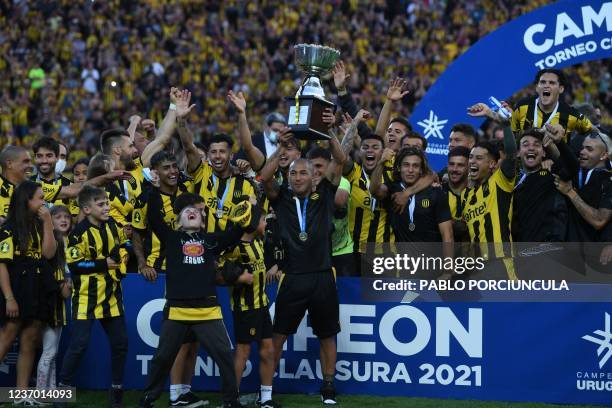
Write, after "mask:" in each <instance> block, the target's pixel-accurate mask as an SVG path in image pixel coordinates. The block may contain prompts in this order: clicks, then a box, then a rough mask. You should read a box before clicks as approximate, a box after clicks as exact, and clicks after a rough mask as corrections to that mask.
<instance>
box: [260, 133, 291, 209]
mask: <svg viewBox="0 0 612 408" xmlns="http://www.w3.org/2000/svg"><path fill="white" fill-rule="evenodd" d="M284 152H285V147H284V146H283V145H282V144H280V145H279V147H278V149H276V151H275V152H274V153H273V154H272V156H270V157H269V158H268V160H267V161H266V164H265V166H264V167H263V169H261V173H260V175H261V178H262V182H263V188H264V192H265V193H266V196H267V197H268V199H269V200H270V201H274V200H276V198H277V197H278V192H279V191H280V185H279V184H278V182H277V181H276V178H275V177H274V173H275V172H276V169H278V163H279V159H280V156H281V155H282V154H283V153H284Z"/></svg>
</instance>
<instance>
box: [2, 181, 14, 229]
mask: <svg viewBox="0 0 612 408" xmlns="http://www.w3.org/2000/svg"><path fill="white" fill-rule="evenodd" d="M13 190H15V186H14V185H13V183H11V182H10V181H8V180H7V179H5V178H4V177H3V176H1V175H0V217H4V218H6V215H7V214H8V210H9V206H10V205H11V196H12V195H13Z"/></svg>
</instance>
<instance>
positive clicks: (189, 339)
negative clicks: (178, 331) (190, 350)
mask: <svg viewBox="0 0 612 408" xmlns="http://www.w3.org/2000/svg"><path fill="white" fill-rule="evenodd" d="M197 341H198V338H197V337H196V335H195V333H194V332H193V330H191V329H189V330H188V331H187V333H185V338H184V339H183V344H190V343H195V342H197Z"/></svg>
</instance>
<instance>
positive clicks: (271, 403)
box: [259, 400, 281, 408]
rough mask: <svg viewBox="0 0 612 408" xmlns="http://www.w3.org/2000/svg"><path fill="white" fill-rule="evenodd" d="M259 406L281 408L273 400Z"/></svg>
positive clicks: (262, 407)
mask: <svg viewBox="0 0 612 408" xmlns="http://www.w3.org/2000/svg"><path fill="white" fill-rule="evenodd" d="M259 406H260V407H261V408H281V404H279V403H278V402H274V401H273V400H267V401H266V402H260V403H259Z"/></svg>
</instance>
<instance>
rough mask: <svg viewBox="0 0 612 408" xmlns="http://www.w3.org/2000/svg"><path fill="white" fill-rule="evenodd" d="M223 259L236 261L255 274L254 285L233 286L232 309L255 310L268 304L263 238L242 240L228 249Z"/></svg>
mask: <svg viewBox="0 0 612 408" xmlns="http://www.w3.org/2000/svg"><path fill="white" fill-rule="evenodd" d="M223 260H224V261H225V260H227V261H231V262H234V263H236V264H238V265H240V266H241V267H242V269H243V270H244V269H246V270H247V271H248V272H249V273H251V274H253V284H252V285H245V284H240V285H235V286H232V288H231V296H230V303H231V306H232V310H241V311H247V310H254V309H260V308H262V307H266V306H268V296H267V295H266V265H265V262H264V246H263V241H262V240H261V239H254V240H253V241H240V243H239V244H238V245H236V246H235V247H234V248H232V249H230V250H228V251H226V252H225V253H224V255H223Z"/></svg>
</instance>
